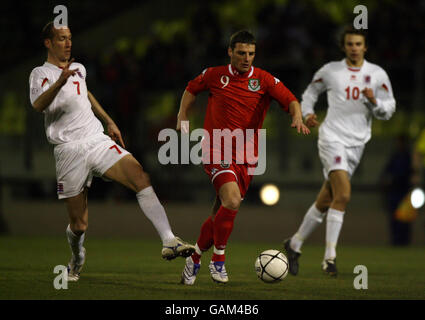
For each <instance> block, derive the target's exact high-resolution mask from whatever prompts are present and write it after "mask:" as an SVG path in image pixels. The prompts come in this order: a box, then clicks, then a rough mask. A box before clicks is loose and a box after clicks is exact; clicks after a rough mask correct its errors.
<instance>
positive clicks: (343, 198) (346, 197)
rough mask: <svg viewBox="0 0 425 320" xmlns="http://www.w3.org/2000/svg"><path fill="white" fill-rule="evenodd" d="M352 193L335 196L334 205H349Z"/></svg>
mask: <svg viewBox="0 0 425 320" xmlns="http://www.w3.org/2000/svg"><path fill="white" fill-rule="evenodd" d="M350 198H351V197H350V193H348V192H347V193H341V194H338V195H336V196H335V199H334V201H333V202H334V203H337V204H340V205H347V204H348V203H349V202H350Z"/></svg>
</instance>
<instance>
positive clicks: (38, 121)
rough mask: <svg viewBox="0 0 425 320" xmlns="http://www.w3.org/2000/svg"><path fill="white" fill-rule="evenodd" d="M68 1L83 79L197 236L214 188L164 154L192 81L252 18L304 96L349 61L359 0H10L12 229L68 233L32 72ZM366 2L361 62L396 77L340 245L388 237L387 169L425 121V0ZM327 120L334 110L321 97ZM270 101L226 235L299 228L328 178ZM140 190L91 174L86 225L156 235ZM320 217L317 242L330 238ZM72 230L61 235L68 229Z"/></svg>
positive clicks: (6, 101) (6, 195)
mask: <svg viewBox="0 0 425 320" xmlns="http://www.w3.org/2000/svg"><path fill="white" fill-rule="evenodd" d="M58 4H63V5H65V6H66V7H67V9H68V15H69V20H68V21H69V25H70V28H71V31H72V33H73V50H72V52H73V53H72V56H73V57H75V59H76V61H78V62H81V63H83V64H84V65H85V66H86V68H87V73H88V78H87V82H88V87H89V89H90V91H92V92H93V94H94V95H95V96H96V97H97V99H98V100H99V101H100V103H101V104H102V106H103V107H104V108H105V110H106V111H107V112H108V113H109V114H110V115H111V116H112V118H113V119H114V120H115V121H116V123H117V124H118V126H119V128H120V129H121V132H122V133H123V135H124V140H125V142H126V145H127V148H128V150H129V151H130V152H132V153H133V154H134V155H135V157H136V158H137V159H138V160H139V161H140V162H141V163H142V164H143V166H144V167H145V169H146V170H147V172H148V173H149V174H150V176H151V180H152V182H153V185H154V187H155V189H156V192H157V194H158V195H159V198H160V199H161V201H162V202H163V204H164V206H165V208H166V210H167V212H168V215H169V219H170V222H171V224H172V226H173V229H174V231H175V233H176V234H178V235H181V236H182V237H184V238H185V239H188V240H191V241H195V240H196V237H197V235H198V231H199V227H200V225H201V222H202V221H203V220H204V219H205V217H206V215H207V214H209V211H210V208H211V204H212V201H213V198H214V191H213V188H212V186H211V185H210V183H209V181H208V177H207V176H206V175H205V174H204V173H203V170H202V168H201V167H200V166H195V165H178V166H175V165H168V166H161V165H160V164H159V163H158V158H157V153H158V149H159V147H160V143H159V142H158V140H157V137H158V132H159V131H160V130H161V129H163V128H174V127H175V120H176V114H177V111H178V108H179V99H180V96H181V94H182V92H183V90H184V88H185V86H186V83H187V81H189V80H190V79H192V78H193V77H195V76H196V75H198V74H199V73H200V72H201V71H202V70H203V69H204V68H206V67H208V66H214V65H219V64H226V63H227V62H228V57H227V51H226V48H227V42H228V39H229V36H230V35H231V34H232V33H233V32H234V31H236V30H238V29H241V28H247V29H250V30H251V31H253V33H254V34H255V35H256V37H257V43H258V45H257V56H256V60H255V65H256V66H258V67H261V68H264V69H266V70H268V71H270V72H271V73H272V74H273V75H275V76H276V77H278V78H280V79H281V80H282V81H283V82H284V83H285V84H286V86H287V87H288V88H290V89H291V90H292V91H293V92H294V93H295V94H296V96H297V97H298V98H300V97H301V94H302V92H303V90H304V89H305V87H306V86H307V84H308V83H309V81H310V80H311V77H312V75H313V73H314V72H315V71H316V70H317V69H318V68H319V67H320V66H322V65H323V64H324V63H326V62H328V61H330V60H339V59H342V54H341V52H340V51H339V49H338V46H337V34H338V32H339V31H340V30H341V27H342V25H344V24H351V23H352V21H353V19H354V17H355V14H353V8H354V6H355V5H357V4H360V3H359V2H357V1H344V2H340V1H313V0H304V1H291V0H287V1H285V0H267V1H249V0H237V1H192V0H190V1H184V2H177V1H164V0H157V1H145V2H143V1H129V0H122V1H120V2H119V5H116V4H115V5H113V4H110V3H106V4H105V3H104V2H100V1H61V2H60V3H59V2H53V1H43V2H41V1H31V2H27V1H14V2H7V3H4V4H2V12H1V20H0V24H1V28H0V30H1V31H0V32H1V37H0V41H1V42H2V44H1V48H2V54H1V56H2V64H1V67H0V88H1V90H0V150H1V151H0V153H1V157H0V213H1V216H0V217H1V220H2V221H3V224H2V225H3V232H4V233H8V234H10V235H18V236H27V235H63V236H64V235H65V233H64V231H65V227H66V224H67V216H66V211H65V207H64V204H63V203H62V202H59V201H58V200H57V199H56V182H55V170H54V159H53V154H52V146H50V145H49V144H48V143H47V140H46V137H45V133H44V127H43V117H42V115H40V114H37V113H36V112H35V111H34V110H32V108H31V106H30V103H29V97H28V96H29V94H28V92H29V89H28V77H29V74H30V72H31V70H32V69H33V68H34V67H35V66H38V65H41V64H42V63H43V62H44V61H45V57H46V54H45V50H44V48H43V46H42V44H41V41H40V37H39V34H40V31H41V29H42V27H43V26H44V24H45V23H46V22H47V21H49V20H53V18H54V16H55V15H54V14H53V8H54V7H55V6H56V5H58ZM361 4H363V5H366V6H367V8H368V11H369V15H368V27H369V52H368V53H367V56H366V59H368V60H369V61H371V62H374V63H377V64H379V65H380V66H382V67H383V68H384V69H385V70H386V71H387V73H388V74H389V76H390V79H391V81H392V85H393V91H394V95H395V97H396V100H397V111H396V114H395V115H394V117H393V118H392V119H391V120H390V121H388V122H382V121H374V123H373V137H372V140H371V141H370V142H369V143H368V145H367V147H366V150H365V154H364V158H363V160H362V162H361V164H360V167H359V168H358V170H357V172H356V174H355V177H354V178H353V181H352V182H353V194H352V202H351V203H350V205H349V208H348V210H347V213H348V214H347V215H346V216H345V224H344V227H343V230H342V233H341V237H340V243H341V244H344V243H346V244H349V243H350V244H388V242H389V240H388V239H389V234H388V233H389V215H388V213H387V212H386V210H385V203H384V198H383V188H382V185H381V183H380V182H381V179H382V175H381V173H382V171H383V169H384V166H385V164H386V162H387V161H388V159H389V157H390V155H391V153H392V152H393V150H394V148H395V139H396V137H397V136H398V135H399V134H402V133H404V134H407V135H408V136H409V138H410V139H411V140H410V141H411V142H412V141H414V139H415V137H416V136H417V135H418V133H419V131H420V130H421V129H422V128H424V127H425V114H424V111H423V108H424V105H425V93H424V90H423V89H424V87H425V72H424V71H425V56H424V52H425V40H424V39H425V34H424V33H425V32H424V30H425V28H424V20H423V17H424V14H425V12H424V11H425V2H424V1H419V0H415V1H409V2H408V3H407V2H399V1H364V2H362V3H361ZM206 99H207V96H206V95H202V96H201V97H200V99H199V100H198V101H197V105H196V108H195V110H193V113H192V117H191V121H192V122H191V128H192V129H193V128H199V127H202V120H203V115H204V112H205V103H206ZM317 110H318V114H319V118H320V119H323V116H324V112H325V111H326V99H325V96H324V95H322V97H321V99H320V100H319V102H318V104H317ZM289 124H290V122H289V117H288V115H286V114H284V113H283V112H281V111H280V110H279V108H278V107H277V105H276V104H273V105H272V107H271V109H270V111H269V114H268V116H267V118H266V121H265V128H266V129H267V139H268V140H267V171H266V173H265V174H264V175H262V176H258V177H255V178H254V181H253V184H252V187H251V189H250V191H249V193H248V195H247V198H246V200H245V201H244V203H243V205H242V207H241V210H240V213H239V214H238V217H237V222H236V225H235V229H234V233H233V234H232V237H231V240H232V239H233V240H241V241H252V242H255V241H257V240H258V239H261V240H262V241H282V240H283V239H285V238H286V237H287V236H289V235H291V234H292V233H293V232H295V230H296V228H297V226H298V225H299V223H300V222H301V219H302V217H303V215H304V213H305V211H306V210H307V208H308V207H309V206H310V204H311V203H312V202H313V201H314V198H315V196H316V193H317V192H318V190H319V188H320V185H321V183H322V174H321V165H320V162H319V159H318V156H317V149H316V139H317V130H313V133H312V134H311V136H309V137H299V136H297V135H296V134H294V131H293V130H291V129H290V128H289ZM269 182H271V183H275V184H277V185H278V186H279V188H280V190H281V199H280V202H279V203H278V204H277V205H276V206H274V207H266V206H264V205H262V204H261V203H260V201H259V198H258V192H259V189H260V187H261V186H262V185H263V184H264V183H269ZM139 210H140V209H139V208H138V206H137V203H136V200H135V197H134V195H133V194H132V193H131V192H128V191H126V190H125V189H124V188H123V187H121V186H118V185H116V184H111V183H106V182H103V181H102V180H101V179H95V180H94V182H93V187H92V188H91V189H90V191H89V212H90V215H89V216H90V219H89V233H88V234H89V236H102V237H111V238H113V237H133V236H134V237H152V238H156V237H157V235H156V233H155V231H154V229H153V227H152V226H151V225H150V223H149V221H148V220H147V219H146V218H145V217H144V216H143V215H142V214H141V213H140V212H139ZM323 231H324V224H323V225H322V226H321V228H320V229H319V230H317V231H316V232H314V234H313V235H312V238H311V241H310V243H318V244H319V243H323V241H324V232H323ZM64 240H65V238H64ZM424 243H425V218H424V214H423V212H422V213H421V215H420V216H419V218H418V219H417V220H416V221H415V222H414V223H413V238H412V244H419V245H423V244H424Z"/></svg>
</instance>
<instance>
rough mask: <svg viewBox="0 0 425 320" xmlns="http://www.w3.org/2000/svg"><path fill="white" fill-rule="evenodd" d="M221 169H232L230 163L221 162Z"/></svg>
mask: <svg viewBox="0 0 425 320" xmlns="http://www.w3.org/2000/svg"><path fill="white" fill-rule="evenodd" d="M220 167H222V168H223V169H228V168H230V163H228V162H227V161H224V160H221V163H220Z"/></svg>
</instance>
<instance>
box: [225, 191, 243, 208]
mask: <svg viewBox="0 0 425 320" xmlns="http://www.w3.org/2000/svg"><path fill="white" fill-rule="evenodd" d="M240 205H241V197H240V196H237V195H235V196H230V197H228V198H227V199H225V200H224V201H222V206H223V207H225V208H226V209H230V210H235V211H237V210H239V207H240Z"/></svg>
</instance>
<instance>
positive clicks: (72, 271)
mask: <svg viewBox="0 0 425 320" xmlns="http://www.w3.org/2000/svg"><path fill="white" fill-rule="evenodd" d="M84 262H86V249H85V248H84V247H82V248H81V251H80V254H79V255H78V257H75V256H74V254H72V257H71V261H70V262H69V263H68V281H78V279H80V273H81V269H83V265H84Z"/></svg>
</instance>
